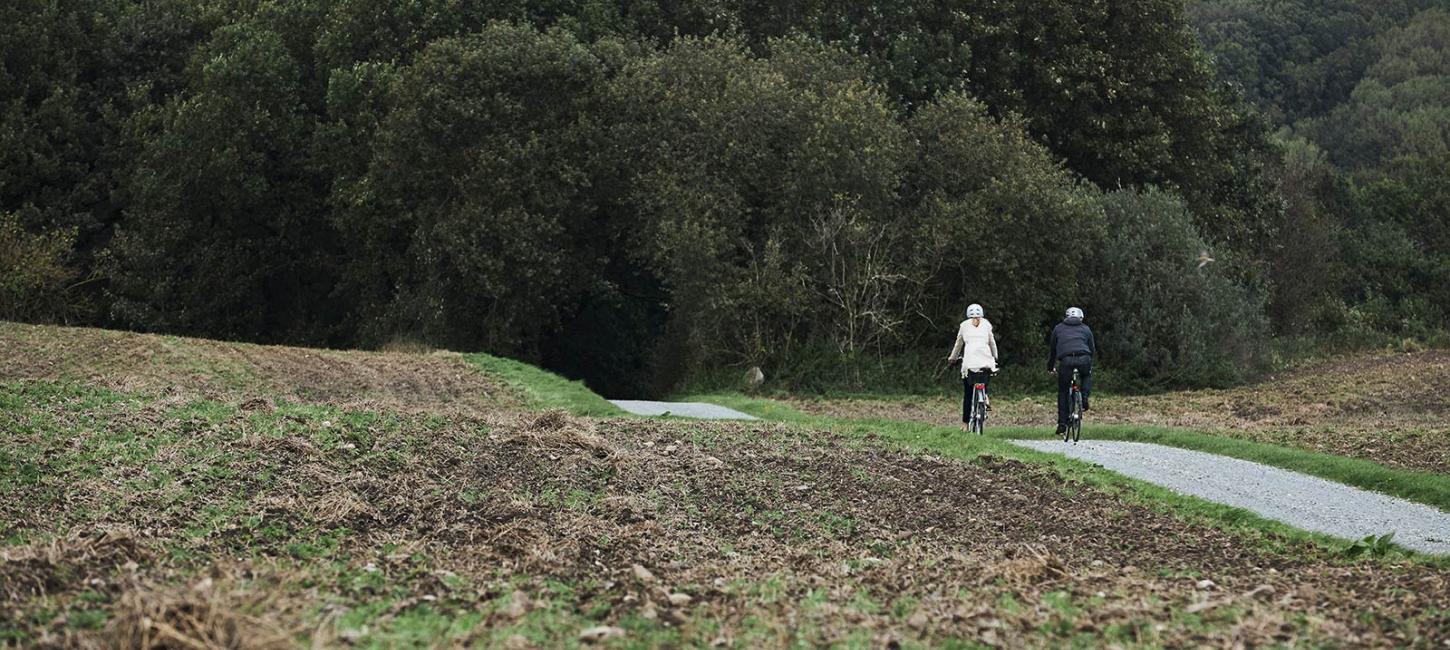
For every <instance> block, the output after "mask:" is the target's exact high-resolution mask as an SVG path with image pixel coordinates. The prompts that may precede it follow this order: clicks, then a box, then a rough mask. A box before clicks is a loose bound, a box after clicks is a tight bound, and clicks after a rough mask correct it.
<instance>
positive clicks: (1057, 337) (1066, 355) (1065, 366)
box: [1047, 307, 1098, 434]
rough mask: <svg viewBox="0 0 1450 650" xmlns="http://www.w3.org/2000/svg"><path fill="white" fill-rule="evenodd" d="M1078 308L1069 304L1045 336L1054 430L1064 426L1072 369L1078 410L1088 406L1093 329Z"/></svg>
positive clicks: (1065, 423) (1094, 352)
mask: <svg viewBox="0 0 1450 650" xmlns="http://www.w3.org/2000/svg"><path fill="white" fill-rule="evenodd" d="M1082 316H1083V314H1082V310H1081V309H1078V308H1077V307H1069V308H1068V310H1067V318H1064V319H1062V322H1061V323H1058V324H1057V327H1054V328H1052V336H1050V337H1049V338H1048V340H1047V371H1048V372H1054V373H1057V433H1058V434H1061V433H1062V432H1063V431H1064V430H1066V429H1067V418H1068V392H1069V391H1071V390H1072V371H1073V370H1077V374H1078V377H1079V379H1080V380H1081V381H1082V410H1084V411H1086V410H1088V397H1089V396H1090V395H1091V394H1092V385H1093V384H1092V376H1093V356H1094V355H1096V354H1097V353H1098V344H1097V341H1095V340H1094V339H1093V331H1092V329H1091V328H1089V327H1088V326H1087V325H1085V324H1084V323H1083V322H1082Z"/></svg>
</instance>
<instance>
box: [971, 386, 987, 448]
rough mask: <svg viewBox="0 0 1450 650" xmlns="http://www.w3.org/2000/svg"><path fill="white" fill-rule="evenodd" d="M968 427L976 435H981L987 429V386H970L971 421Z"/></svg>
mask: <svg viewBox="0 0 1450 650" xmlns="http://www.w3.org/2000/svg"><path fill="white" fill-rule="evenodd" d="M968 425H969V427H970V429H971V432H972V433H975V434H977V435H982V432H983V431H984V430H986V428H987V385H986V384H984V383H980V382H978V383H976V384H974V385H973V386H972V420H971V422H969V423H968Z"/></svg>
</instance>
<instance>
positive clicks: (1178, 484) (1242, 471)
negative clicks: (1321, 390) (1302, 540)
mask: <svg viewBox="0 0 1450 650" xmlns="http://www.w3.org/2000/svg"><path fill="white" fill-rule="evenodd" d="M1012 442H1013V443H1015V444H1018V445H1021V446H1023V447H1030V448H1032V449H1036V450H1038V451H1046V452H1052V453H1058V454H1065V455H1067V456H1070V457H1072V458H1077V459H1080V460H1085V461H1088V462H1090V463H1095V464H1098V465H1102V466H1103V467H1106V468H1107V469H1110V470H1113V471H1115V472H1118V473H1120V474H1125V475H1127V476H1131V477H1133V478H1136V479H1141V480H1144V481H1147V482H1149V483H1154V484H1157V485H1161V486H1163V487H1166V488H1169V489H1171V490H1174V491H1176V492H1180V493H1183V494H1189V495H1192V496H1196V497H1200V498H1202V499H1206V500H1208V501H1214V502H1216V503H1223V504H1227V505H1231V506H1236V507H1239V508H1243V509H1245V510H1249V511H1252V512H1254V513H1255V514H1258V515H1259V516H1262V517H1265V518H1268V519H1274V520H1277V521H1281V522H1284V523H1286V524H1289V525H1291V526H1294V527H1296V528H1302V529H1304V530H1311V531H1315V532H1319V533H1326V534H1329V535H1333V536H1335V537H1342V538H1345V539H1362V538H1364V537H1365V536H1368V535H1383V534H1385V533H1388V532H1391V531H1393V532H1394V533H1395V537H1394V543H1396V544H1399V545H1401V546H1404V547H1406V548H1411V549H1414V550H1416V551H1421V552H1425V553H1434V554H1439V555H1445V554H1450V513H1447V512H1444V511H1442V510H1439V509H1438V508H1434V507H1432V506H1427V505H1421V504H1418V503H1413V502H1410V501H1406V500H1404V499H1397V498H1394V497H1390V496H1385V495H1383V494H1379V493H1377V492H1370V491H1368V490H1361V489H1359V488H1355V487H1350V486H1348V485H1344V484H1342V483H1335V482H1334V481H1328V480H1325V479H1322V478H1317V477H1314V476H1308V475H1305V474H1300V473H1298V472H1291V471H1288V470H1283V469H1279V468H1277V467H1270V466H1268V465H1262V464H1259V463H1253V462H1249V461H1246V460H1239V459H1237V458H1229V457H1226V456H1218V455H1215V454H1208V453H1204V452H1201V451H1190V450H1187V449H1178V448H1176V447H1165V446H1163V445H1154V444H1148V443H1143V442H1099V441H1094V442H1082V443H1079V444H1076V445H1069V444H1067V443H1064V442H1062V441H1060V440H1014V441H1012Z"/></svg>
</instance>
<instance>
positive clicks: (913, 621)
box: [906, 610, 931, 630]
mask: <svg viewBox="0 0 1450 650" xmlns="http://www.w3.org/2000/svg"><path fill="white" fill-rule="evenodd" d="M929 622H931V619H930V618H927V615H926V612H923V611H920V610H917V612H916V613H915V614H912V615H911V618H909V619H907V621H906V624H907V625H910V626H911V627H913V628H916V629H918V630H920V629H921V628H924V627H926V624H927V623H929Z"/></svg>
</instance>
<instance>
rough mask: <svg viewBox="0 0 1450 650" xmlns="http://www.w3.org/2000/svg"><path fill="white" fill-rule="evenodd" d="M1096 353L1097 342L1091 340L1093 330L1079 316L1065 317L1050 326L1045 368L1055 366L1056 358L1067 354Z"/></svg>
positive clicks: (1053, 367) (1054, 367)
mask: <svg viewBox="0 0 1450 650" xmlns="http://www.w3.org/2000/svg"><path fill="white" fill-rule="evenodd" d="M1097 353H1098V344H1097V342H1096V341H1094V340H1093V331H1092V330H1091V329H1089V328H1088V326H1087V325H1084V324H1083V322H1082V319H1081V318H1066V319H1063V321H1062V322H1061V323H1058V324H1057V327H1054V328H1052V336H1051V338H1049V339H1048V340H1047V369H1048V370H1053V369H1056V368H1057V360H1058V359H1061V358H1063V357H1064V356H1067V355H1069V354H1090V355H1096V354H1097Z"/></svg>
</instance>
